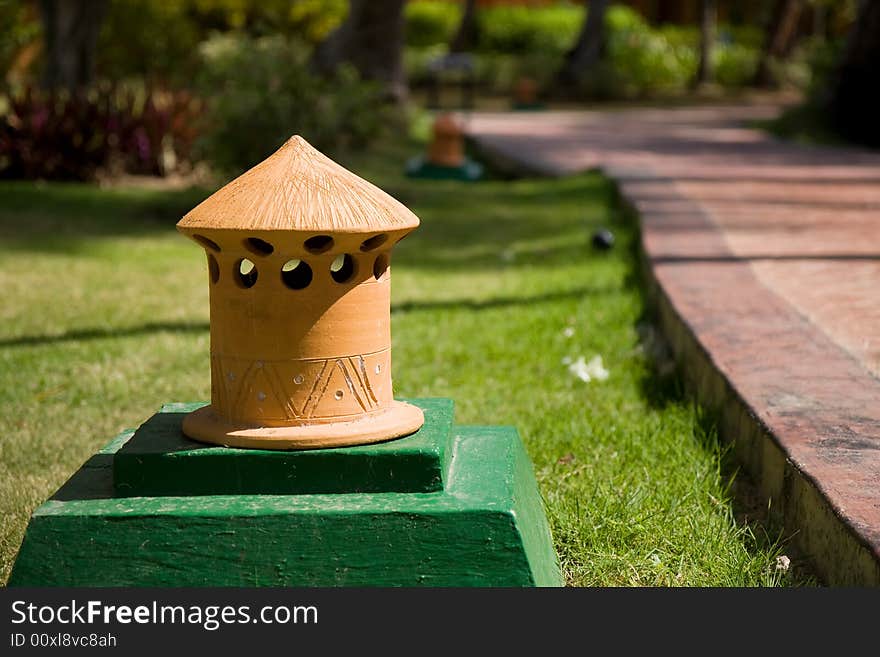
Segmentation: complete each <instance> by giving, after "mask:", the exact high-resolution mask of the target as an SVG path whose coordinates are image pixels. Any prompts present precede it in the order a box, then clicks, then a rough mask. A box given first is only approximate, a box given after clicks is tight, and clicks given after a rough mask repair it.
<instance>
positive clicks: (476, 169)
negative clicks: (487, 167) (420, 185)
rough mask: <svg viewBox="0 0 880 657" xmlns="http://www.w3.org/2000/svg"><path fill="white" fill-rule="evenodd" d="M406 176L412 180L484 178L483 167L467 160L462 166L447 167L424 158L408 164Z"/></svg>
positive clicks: (420, 157) (417, 158)
mask: <svg viewBox="0 0 880 657" xmlns="http://www.w3.org/2000/svg"><path fill="white" fill-rule="evenodd" d="M406 175H407V176H408V177H410V178H428V179H432V180H466V181H474V180H479V179H480V178H482V177H483V165H482V164H480V163H479V162H474V161H473V160H471V159H469V158H465V159H464V162H463V163H462V164H461V166H457V167H447V166H441V165H439V164H432V163H431V162H428V161H427V160H426V159H425V158H424V157H422V156H418V157H414V158H412V159H411V160H409V161H408V162H407V163H406Z"/></svg>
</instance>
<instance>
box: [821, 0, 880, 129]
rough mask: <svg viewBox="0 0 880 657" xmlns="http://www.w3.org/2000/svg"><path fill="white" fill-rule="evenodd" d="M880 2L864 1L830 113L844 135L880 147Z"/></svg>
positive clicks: (833, 89) (833, 88) (835, 85)
mask: <svg viewBox="0 0 880 657" xmlns="http://www.w3.org/2000/svg"><path fill="white" fill-rule="evenodd" d="M877 62H880V2H878V1H877V0H863V1H862V2H861V3H860V7H859V13H858V18H857V19H856V21H855V23H853V26H852V28H851V31H850V35H849V39H848V41H847V44H846V49H845V50H844V53H843V57H842V58H841V61H840V64H839V66H838V68H837V71H836V76H835V78H834V81H833V82H832V85H831V95H830V99H829V102H828V103H827V105H828V115H829V118H830V120H831V122H832V125H833V126H834V128H835V129H836V130H837V131H838V132H839V133H840V134H841V135H843V136H844V137H847V138H848V139H851V140H853V141H858V142H860V143H863V144H867V145H869V146H880V67H878V65H877Z"/></svg>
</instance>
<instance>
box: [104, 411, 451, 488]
mask: <svg viewBox="0 0 880 657" xmlns="http://www.w3.org/2000/svg"><path fill="white" fill-rule="evenodd" d="M416 403H417V404H418V405H419V407H420V408H422V410H423V411H424V413H425V426H424V428H423V429H422V430H421V431H417V432H416V433H414V434H413V435H411V436H407V437H405V438H400V439H397V440H391V441H387V442H384V443H374V444H371V445H359V446H357V447H336V448H333V449H314V450H300V451H279V450H262V449H239V448H232V447H218V446H214V445H206V444H204V443H199V442H196V441H194V440H190V439H189V438H187V437H186V436H185V435H184V434H183V432H182V431H181V429H180V425H181V422H182V421H183V417H184V416H185V415H186V414H187V413H189V412H191V411H194V410H196V409H197V408H200V407H201V406H204V405H205V404H204V403H203V402H201V403H194V404H180V403H176V404H165V405H164V406H163V407H162V408H161V410H160V411H159V412H158V413H156V414H155V415H154V416H153V417H151V418H150V419H149V420H147V421H146V422H144V424H142V425H141V426H140V428H138V430H137V431H135V433H134V435H133V436H132V437H131V439H130V440H128V441H126V443H125V444H124V445H123V446H122V447H121V448H120V449H119V450H118V451H117V452H116V453H115V454H114V456H113V484H114V489H115V491H116V494H118V495H123V496H143V495H233V494H266V495H296V494H306V493H371V492H423V493H426V492H431V491H437V490H441V489H442V488H443V476H444V473H445V471H446V468H447V465H448V457H449V453H450V449H449V443H450V441H451V439H452V434H451V431H450V429H451V427H452V418H453V403H452V400H451V399H420V400H416Z"/></svg>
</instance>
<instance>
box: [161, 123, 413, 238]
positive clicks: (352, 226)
mask: <svg viewBox="0 0 880 657" xmlns="http://www.w3.org/2000/svg"><path fill="white" fill-rule="evenodd" d="M418 225H419V218H418V217H417V216H416V215H414V214H413V213H412V212H411V211H410V210H409V209H408V208H407V207H406V206H405V205H403V204H402V203H400V201H398V200H396V199H395V198H393V197H392V196H390V195H388V194H386V193H385V192H383V191H382V190H381V189H379V188H378V187H376V186H375V185H373V184H372V183H369V182H367V181H366V180H364V179H363V178H361V177H359V176H357V175H355V174H353V173H352V172H351V171H349V170H348V169H346V168H345V167H343V166H341V165H339V164H337V163H336V162H334V161H333V160H331V159H330V158H329V157H327V156H326V155H324V154H323V153H321V152H320V151H318V150H316V149H315V148H314V147H313V146H312V145H311V144H309V142H307V141H306V140H305V139H303V138H302V137H300V136H299V135H295V136H293V137H291V138H290V139H288V140H287V141H286V142H285V143H284V145H283V146H282V147H281V148H279V149H278V150H277V151H275V153H273V154H272V155H271V156H269V157H268V158H267V159H265V160H263V161H262V162H260V163H259V164H257V165H256V166H255V167H253V168H252V169H250V170H249V171H247V172H245V173H244V174H242V175H241V176H239V177H238V178H236V179H235V180H233V181H232V182H230V183H229V184H227V185H226V186H225V187H223V188H221V189H220V190H219V191H217V192H216V193H215V194H213V195H212V196H210V197H208V198H207V199H205V200H204V201H202V202H201V203H200V204H199V205H197V206H196V207H195V208H193V209H192V210H191V211H190V212H188V213H187V214H186V215H185V216H184V217H183V219H181V220H180V222H178V224H177V227H178V228H179V229H180V230H182V231H184V232H187V233H189V232H191V231H198V230H204V229H213V230H236V231H242V230H246V231H298V232H301V233H311V232H337V233H356V234H359V233H369V232H376V231H392V232H397V231H404V232H409V231H410V230H412V229H414V228H416V227H417V226H418Z"/></svg>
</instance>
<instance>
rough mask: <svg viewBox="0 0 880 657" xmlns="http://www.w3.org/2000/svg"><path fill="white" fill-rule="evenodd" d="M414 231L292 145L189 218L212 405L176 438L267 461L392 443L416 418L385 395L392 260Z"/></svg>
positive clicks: (379, 196)
mask: <svg viewBox="0 0 880 657" xmlns="http://www.w3.org/2000/svg"><path fill="white" fill-rule="evenodd" d="M418 224H419V219H418V217H416V216H415V215H414V214H413V213H412V212H410V211H409V210H408V209H407V208H406V207H405V206H404V205H403V204H401V203H400V202H399V201H397V200H395V199H394V198H392V197H391V196H389V195H388V194H386V193H385V192H383V191H382V190H381V189H379V188H378V187H376V186H375V185H372V184H371V183H369V182H367V181H366V180H363V179H362V178H360V177H358V176H356V175H355V174H353V173H351V172H350V171H348V170H346V169H345V168H344V167H342V166H340V165H339V164H337V163H335V162H333V161H332V160H331V159H329V158H328V157H326V156H324V155H323V154H321V153H320V152H318V151H317V150H315V149H314V148H313V147H312V146H311V145H310V144H309V143H308V142H307V141H306V140H305V139H303V138H302V137H299V136H295V137H292V138H291V139H290V140H288V141H287V142H286V143H285V144H284V145H283V146H282V147H281V148H279V149H278V150H277V151H276V152H275V153H274V154H272V155H271V156H270V157H269V158H267V159H266V160H265V161H263V162H261V163H260V164H258V165H256V166H255V167H253V168H252V169H250V170H249V171H247V172H245V173H244V174H242V175H241V176H240V177H238V178H236V179H235V180H233V181H232V182H230V183H229V184H227V185H226V186H225V187H223V188H222V189H220V190H219V191H217V192H216V193H215V194H213V195H212V196H210V197H209V198H207V199H205V200H204V201H202V202H201V203H200V204H199V205H198V206H196V207H195V208H194V209H193V210H192V211H190V212H189V213H187V214H186V216H184V217H183V219H181V221H180V222H179V223H178V224H177V226H178V229H179V230H180V231H181V232H182V233H184V234H185V235H187V236H189V237H190V238H192V239H193V240H195V241H196V242H197V243H198V244H199V245H200V246H202V247H203V248H204V250H205V253H206V256H207V261H208V274H209V276H208V285H209V290H210V305H211V404H210V405H208V406H205V407H203V408H201V409H199V410H197V411H195V412H193V413H191V414H189V415H188V416H187V417H186V418H184V422H183V430H184V433H186V435H188V436H189V437H191V438H194V439H196V440H201V441H204V442H209V443H214V444H221V445H228V446H234V447H255V448H263V449H313V448H321V447H335V446H344V445H358V444H363V443H371V442H378V441H383V440H389V439H393V438H398V437H402V436H405V435H408V434H411V433H413V432H414V431H416V430H417V429H419V428H420V427H421V426H422V423H423V422H424V417H423V414H422V411H421V409H419V408H417V407H415V406H412V405H410V404H406V403H404V402H400V401H396V400H395V399H394V397H393V394H392V384H391V320H390V307H391V292H390V290H391V267H390V261H391V250H392V248H393V247H394V245H395V244H396V243H397V242H398V241H399V240H400V239H401V238H402V237H403V236H404V235H406V234H407V233H409V232H410V231H411V230H413V229H414V228H416V227H417V226H418Z"/></svg>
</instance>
